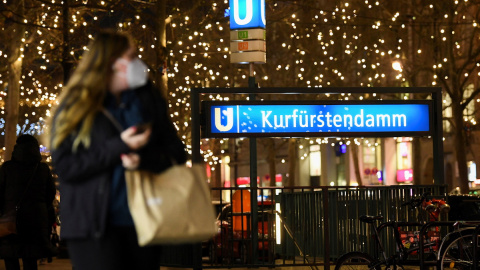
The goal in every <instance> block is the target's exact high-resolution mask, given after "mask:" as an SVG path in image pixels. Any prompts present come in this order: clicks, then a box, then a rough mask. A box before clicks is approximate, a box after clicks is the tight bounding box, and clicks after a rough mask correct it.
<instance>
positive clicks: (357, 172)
mask: <svg viewBox="0 0 480 270" xmlns="http://www.w3.org/2000/svg"><path fill="white" fill-rule="evenodd" d="M351 146H352V147H351V148H352V158H353V165H354V167H355V178H356V179H357V183H358V185H359V186H363V180H362V175H361V174H360V165H359V162H360V160H359V158H358V145H356V144H355V143H352V144H351Z"/></svg>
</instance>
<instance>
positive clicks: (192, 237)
mask: <svg viewBox="0 0 480 270" xmlns="http://www.w3.org/2000/svg"><path fill="white" fill-rule="evenodd" d="M125 178H126V182H127V194H128V205H129V208H130V212H131V214H132V217H133V221H134V223H135V229H136V231H137V235H138V244H139V245H140V246H146V245H154V244H177V243H178V244H180V243H199V242H201V241H204V240H207V239H209V238H211V237H212V236H213V235H214V234H215V233H216V232H217V225H216V223H215V210H214V208H213V205H212V201H211V197H210V189H209V187H208V184H207V182H206V174H205V169H204V167H203V166H202V165H200V164H194V165H193V166H192V167H191V168H189V167H187V166H185V165H174V166H172V167H171V168H169V169H167V170H166V171H165V172H162V173H160V174H155V173H151V172H147V171H141V170H127V171H126V172H125Z"/></svg>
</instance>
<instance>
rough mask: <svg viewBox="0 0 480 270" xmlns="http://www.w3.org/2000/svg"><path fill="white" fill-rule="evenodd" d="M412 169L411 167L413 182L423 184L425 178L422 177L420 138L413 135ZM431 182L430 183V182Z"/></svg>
mask: <svg viewBox="0 0 480 270" xmlns="http://www.w3.org/2000/svg"><path fill="white" fill-rule="evenodd" d="M412 151H413V155H412V169H413V184H414V185H423V184H426V183H424V182H425V180H424V179H422V175H423V172H422V146H421V143H420V138H418V137H414V138H413V141H412ZM430 184H431V183H430Z"/></svg>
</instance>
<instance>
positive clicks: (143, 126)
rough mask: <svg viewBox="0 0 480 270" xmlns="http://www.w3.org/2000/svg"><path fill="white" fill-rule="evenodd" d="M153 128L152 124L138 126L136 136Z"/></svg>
mask: <svg viewBox="0 0 480 270" xmlns="http://www.w3.org/2000/svg"><path fill="white" fill-rule="evenodd" d="M151 126H152V124H151V123H143V124H138V125H137V131H136V132H135V134H140V133H143V132H145V130H147V129H148V128H150V127H151Z"/></svg>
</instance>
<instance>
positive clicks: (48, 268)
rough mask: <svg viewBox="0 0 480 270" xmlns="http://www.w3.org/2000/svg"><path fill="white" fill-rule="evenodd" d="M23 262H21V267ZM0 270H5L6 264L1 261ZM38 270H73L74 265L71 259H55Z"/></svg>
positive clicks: (40, 266) (39, 266)
mask: <svg viewBox="0 0 480 270" xmlns="http://www.w3.org/2000/svg"><path fill="white" fill-rule="evenodd" d="M21 264H22V260H20V265H21ZM0 270H5V263H4V262H3V260H0ZM38 270H72V264H71V263H70V260H69V259H57V258H54V259H53V261H52V262H51V263H47V262H44V263H43V264H39V265H38Z"/></svg>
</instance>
